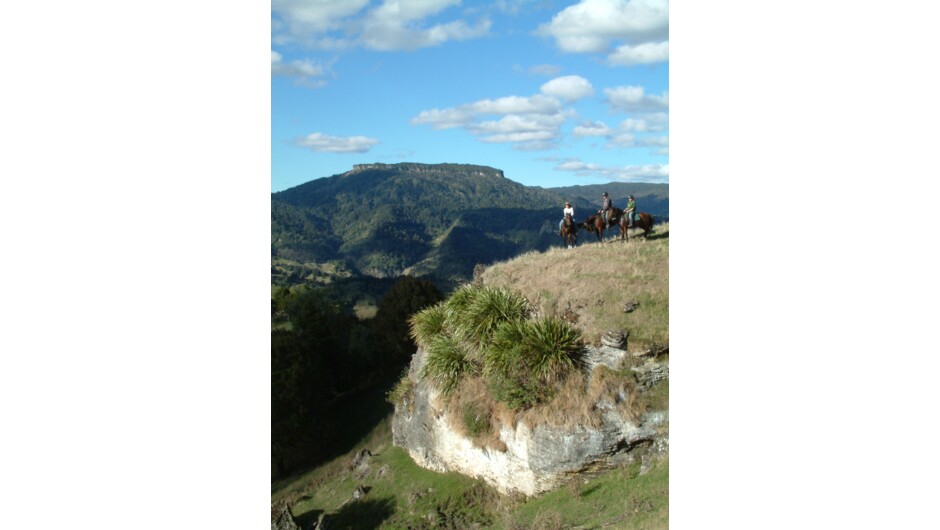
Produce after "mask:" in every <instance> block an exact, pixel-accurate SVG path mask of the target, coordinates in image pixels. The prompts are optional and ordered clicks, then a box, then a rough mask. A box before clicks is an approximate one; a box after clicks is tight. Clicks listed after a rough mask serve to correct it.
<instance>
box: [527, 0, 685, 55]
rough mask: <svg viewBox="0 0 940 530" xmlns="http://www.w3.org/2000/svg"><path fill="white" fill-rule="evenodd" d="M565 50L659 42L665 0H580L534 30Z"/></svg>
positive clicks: (664, 27) (663, 34)
mask: <svg viewBox="0 0 940 530" xmlns="http://www.w3.org/2000/svg"><path fill="white" fill-rule="evenodd" d="M537 33H538V34H540V35H545V36H550V37H553V38H554V39H555V44H556V45H557V46H558V47H559V48H560V49H561V50H563V51H566V52H606V51H607V50H608V49H609V47H610V44H611V41H613V40H621V41H624V42H626V43H627V44H633V45H637V44H642V43H644V42H661V41H664V40H666V39H667V38H668V35H669V3H668V1H667V0H581V2H579V3H577V4H575V5H573V6H569V7H567V8H565V9H564V10H562V11H561V12H559V13H557V14H556V15H555V16H554V17H552V20H551V22H549V23H547V24H543V25H542V26H540V27H539V28H538V30H537Z"/></svg>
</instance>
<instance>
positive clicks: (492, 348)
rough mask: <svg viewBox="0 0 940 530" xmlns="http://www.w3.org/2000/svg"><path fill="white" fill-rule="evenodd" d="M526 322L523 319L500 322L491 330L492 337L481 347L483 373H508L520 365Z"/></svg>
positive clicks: (521, 362)
mask: <svg viewBox="0 0 940 530" xmlns="http://www.w3.org/2000/svg"><path fill="white" fill-rule="evenodd" d="M527 328H528V324H527V323H526V321H524V320H509V321H506V322H502V323H500V324H499V326H498V327H497V328H496V331H494V332H493V338H492V340H491V341H490V342H489V344H487V346H486V348H484V349H483V352H482V357H483V374H484V375H488V376H490V375H494V374H503V375H506V374H509V373H511V372H512V371H513V369H515V368H519V367H520V366H522V365H523V364H524V363H523V359H524V355H523V353H524V345H525V338H526V336H527V334H528V331H527Z"/></svg>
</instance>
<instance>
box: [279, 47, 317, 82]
mask: <svg viewBox="0 0 940 530" xmlns="http://www.w3.org/2000/svg"><path fill="white" fill-rule="evenodd" d="M326 71H327V68H326V67H324V66H323V65H322V64H314V63H313V62H312V61H310V60H309V59H304V60H294V61H291V62H289V63H285V62H284V59H283V57H282V56H281V54H279V53H277V52H276V51H274V50H271V75H279V76H284V77H293V78H296V79H297V83H298V84H302V85H304V86H307V87H310V88H320V87H322V86H324V85H326V81H324V80H322V79H316V80H314V79H312V78H314V77H321V76H323V75H325V74H326Z"/></svg>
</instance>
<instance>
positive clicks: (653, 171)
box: [555, 158, 669, 182]
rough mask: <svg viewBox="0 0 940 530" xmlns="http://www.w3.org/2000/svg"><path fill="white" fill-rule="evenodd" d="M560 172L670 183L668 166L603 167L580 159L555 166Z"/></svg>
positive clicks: (623, 180)
mask: <svg viewBox="0 0 940 530" xmlns="http://www.w3.org/2000/svg"><path fill="white" fill-rule="evenodd" d="M555 169H556V170H558V171H571V172H573V173H575V174H577V175H579V176H584V177H601V178H604V179H609V180H615V181H621V182H668V181H669V165H668V164H648V165H640V166H601V165H598V164H593V163H587V162H584V161H582V160H581V159H578V158H573V159H568V160H565V161H563V162H561V163H559V164H557V165H556V166H555Z"/></svg>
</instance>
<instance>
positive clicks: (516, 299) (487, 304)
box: [460, 287, 531, 352]
mask: <svg viewBox="0 0 940 530" xmlns="http://www.w3.org/2000/svg"><path fill="white" fill-rule="evenodd" d="M477 289H478V290H479V292H478V293H477V294H476V296H475V297H473V299H472V300H471V302H470V304H469V305H468V306H467V308H466V310H465V312H464V313H465V318H464V319H462V320H461V322H460V326H461V329H463V330H465V335H466V338H467V339H468V340H469V342H470V344H471V345H472V346H473V348H474V349H475V350H476V351H477V352H480V351H482V350H483V349H484V348H485V347H486V344H487V343H488V342H489V341H490V339H491V337H492V335H493V333H494V332H495V331H496V328H497V327H499V325H500V324H501V323H503V322H512V321H522V320H525V319H526V318H527V317H528V316H529V313H530V311H531V309H530V307H529V302H528V301H526V299H525V298H523V297H522V296H521V295H520V294H518V293H516V292H514V291H510V290H509V289H504V288H493V287H478V288H477Z"/></svg>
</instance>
